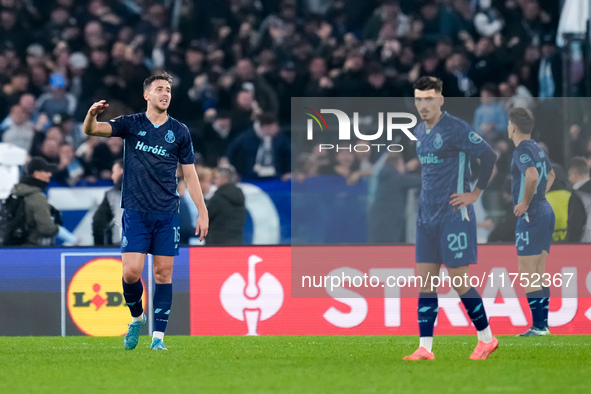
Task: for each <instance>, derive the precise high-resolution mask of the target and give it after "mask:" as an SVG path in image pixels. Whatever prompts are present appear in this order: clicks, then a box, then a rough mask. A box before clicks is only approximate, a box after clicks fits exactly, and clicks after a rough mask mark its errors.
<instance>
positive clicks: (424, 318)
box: [418, 293, 439, 337]
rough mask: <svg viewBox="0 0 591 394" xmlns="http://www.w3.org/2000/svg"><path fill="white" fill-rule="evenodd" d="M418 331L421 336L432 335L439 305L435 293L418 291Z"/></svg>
mask: <svg viewBox="0 0 591 394" xmlns="http://www.w3.org/2000/svg"><path fill="white" fill-rule="evenodd" d="M418 311H419V313H418V315H419V332H420V336H421V337H432V336H433V326H434V325H435V319H436V318H437V312H438V311H439V306H438V303H437V293H419V305H418Z"/></svg>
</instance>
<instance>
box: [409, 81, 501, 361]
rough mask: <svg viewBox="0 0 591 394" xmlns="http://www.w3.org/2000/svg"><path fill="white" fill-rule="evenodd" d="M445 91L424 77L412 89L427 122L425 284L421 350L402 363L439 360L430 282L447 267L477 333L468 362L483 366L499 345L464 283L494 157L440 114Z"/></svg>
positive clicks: (420, 129)
mask: <svg viewBox="0 0 591 394" xmlns="http://www.w3.org/2000/svg"><path fill="white" fill-rule="evenodd" d="M442 87H443V84H442V82H441V80H439V79H437V78H434V77H422V78H420V79H419V80H418V81H417V82H416V83H415V84H414V89H415V91H414V94H415V106H416V108H417V111H418V112H419V115H420V116H421V119H422V120H423V121H424V122H422V123H421V124H419V125H418V126H417V127H416V128H415V137H417V155H418V158H419V161H420V162H421V165H422V173H421V178H422V180H421V195H420V198H419V213H418V217H417V236H416V249H415V259H416V262H417V274H418V276H420V277H421V279H422V280H421V283H420V292H419V302H418V321H419V331H420V345H419V348H418V349H417V350H416V351H415V352H414V353H413V354H412V355H410V356H408V357H404V360H433V359H434V358H435V355H434V354H433V350H432V347H433V326H434V324H435V319H436V318H437V312H438V309H439V308H438V302H437V288H436V287H434V286H432V284H431V281H430V280H429V278H432V277H434V276H438V275H439V271H440V269H441V264H445V266H446V268H447V270H448V272H449V276H450V277H451V278H452V285H453V286H454V290H455V291H456V292H457V293H458V295H459V296H460V298H461V300H462V303H463V304H464V307H465V308H466V312H468V315H469V316H470V319H471V320H472V323H473V324H474V326H475V327H476V330H477V332H478V345H477V346H476V349H475V350H474V352H473V353H472V355H471V356H470V358H471V359H474V360H482V359H486V358H487V357H488V356H489V355H490V354H491V353H492V352H493V351H495V349H496V348H497V347H498V346H499V342H498V341H497V339H496V338H495V337H493V335H492V332H491V330H490V326H489V325H488V319H487V317H486V312H485V310H484V306H483V304H482V298H481V297H480V295H479V294H478V292H477V291H476V289H474V288H473V287H471V286H470V283H469V281H468V280H466V279H465V278H467V277H468V274H469V269H468V267H469V264H476V252H477V241H476V217H475V215H474V208H473V207H472V205H471V204H472V203H474V202H475V201H476V200H478V197H479V196H480V194H481V193H482V191H483V190H484V188H486V186H487V184H488V181H489V179H490V177H491V174H492V171H493V168H494V165H495V162H496V155H495V153H494V152H493V150H492V149H491V147H490V146H489V145H488V144H487V143H486V142H485V141H484V140H483V139H482V138H481V137H480V136H479V135H478V134H476V133H475V132H474V131H473V130H472V128H471V127H470V126H469V125H468V124H467V123H466V122H464V121H463V120H461V119H458V118H456V117H454V116H452V115H450V114H448V113H447V112H442V111H441V107H442V105H443V102H444V99H443V96H442V95H441V90H442ZM471 157H477V158H478V159H480V173H479V178H478V182H477V184H476V187H475V188H474V190H472V191H470V166H469V163H470V158H471ZM457 277H460V278H461V280H457V279H460V278H457ZM455 278H457V279H456V280H454V279H455ZM458 284H459V286H457V287H456V285H458Z"/></svg>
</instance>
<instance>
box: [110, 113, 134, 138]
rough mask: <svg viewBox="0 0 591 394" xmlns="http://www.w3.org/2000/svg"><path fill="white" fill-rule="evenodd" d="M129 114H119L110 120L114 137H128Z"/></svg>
mask: <svg viewBox="0 0 591 394" xmlns="http://www.w3.org/2000/svg"><path fill="white" fill-rule="evenodd" d="M128 118H129V117H128V116H118V117H116V118H113V119H111V120H110V121H109V124H110V125H111V130H112V132H111V136H112V137H121V138H125V137H127V130H128V123H129V122H128Z"/></svg>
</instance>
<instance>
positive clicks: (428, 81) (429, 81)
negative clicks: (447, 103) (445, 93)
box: [412, 77, 443, 93]
mask: <svg viewBox="0 0 591 394" xmlns="http://www.w3.org/2000/svg"><path fill="white" fill-rule="evenodd" d="M412 87H413V89H415V90H431V89H433V90H435V91H436V92H437V93H441V91H442V90H443V81H442V80H441V79H439V78H436V77H421V78H419V79H418V80H417V81H416V82H415V83H414V85H412Z"/></svg>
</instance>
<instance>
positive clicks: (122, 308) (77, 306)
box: [67, 258, 147, 336]
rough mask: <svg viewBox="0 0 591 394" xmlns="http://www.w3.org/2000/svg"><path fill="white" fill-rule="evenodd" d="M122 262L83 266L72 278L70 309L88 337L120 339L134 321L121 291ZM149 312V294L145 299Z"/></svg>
mask: <svg viewBox="0 0 591 394" xmlns="http://www.w3.org/2000/svg"><path fill="white" fill-rule="evenodd" d="M121 273H122V266H121V260H120V259H115V258H99V259H94V260H91V261H89V262H88V263H86V264H84V265H83V266H82V267H80V269H78V271H76V273H75V274H74V276H73V277H72V280H71V281H70V286H69V287H68V296H67V305H68V310H69V312H70V316H71V317H72V320H73V321H74V324H76V326H77V327H78V328H79V329H80V331H82V332H84V333H85V334H87V335H91V336H118V335H124V334H125V333H126V332H127V323H129V322H130V321H131V317H130V316H131V315H130V314H129V308H127V305H126V304H125V299H124V298H123V289H122V287H121ZM142 299H143V302H144V309H145V308H146V299H147V297H146V293H145V291H144V296H143V297H142Z"/></svg>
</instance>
